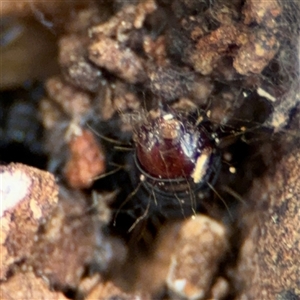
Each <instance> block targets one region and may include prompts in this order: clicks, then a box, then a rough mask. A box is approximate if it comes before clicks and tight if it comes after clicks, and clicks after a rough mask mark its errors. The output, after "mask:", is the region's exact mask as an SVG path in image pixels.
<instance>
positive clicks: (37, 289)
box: [0, 272, 68, 300]
mask: <svg viewBox="0 0 300 300" xmlns="http://www.w3.org/2000/svg"><path fill="white" fill-rule="evenodd" d="M0 298H1V299H2V300H12V299H15V300H17V299H18V300H19V299H26V300H27V299H39V300H47V299H51V300H67V299H68V298H66V297H65V296H64V295H63V294H62V293H58V292H54V291H51V290H50V289H49V287H48V286H47V283H46V282H45V281H44V280H43V279H42V278H37V277H36V276H35V275H34V274H33V273H29V272H28V273H18V274H16V275H15V276H13V277H11V278H10V279H9V280H8V281H7V282H5V283H2V284H1V286H0Z"/></svg>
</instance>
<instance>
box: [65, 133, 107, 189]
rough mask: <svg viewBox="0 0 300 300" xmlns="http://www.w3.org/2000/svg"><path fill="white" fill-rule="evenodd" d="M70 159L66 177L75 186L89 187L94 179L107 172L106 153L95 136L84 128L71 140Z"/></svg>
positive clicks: (66, 168)
mask: <svg viewBox="0 0 300 300" xmlns="http://www.w3.org/2000/svg"><path fill="white" fill-rule="evenodd" d="M69 148H70V152H71V156H70V159H69V160H68V162H67V164H66V167H65V174H66V178H67V180H68V182H69V184H70V186H72V187H73V188H88V187H90V186H91V185H92V184H93V179H94V178H95V177H96V176H97V175H100V174H103V173H104V172H105V155H104V152H103V149H102V148H101V147H100V144H99V143H97V141H96V138H95V136H94V135H93V134H92V133H91V132H90V131H89V130H82V133H81V134H80V135H74V136H73V137H71V140H70V142H69Z"/></svg>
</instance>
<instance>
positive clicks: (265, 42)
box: [233, 29, 279, 75]
mask: <svg viewBox="0 0 300 300" xmlns="http://www.w3.org/2000/svg"><path fill="white" fill-rule="evenodd" d="M278 49H279V42H278V40H277V39H276V37H275V35H274V34H272V33H270V32H267V31H265V30H263V29H259V30H256V31H254V32H252V33H251V34H250V35H249V39H248V42H247V43H246V44H244V45H243V46H242V47H241V48H240V49H239V51H238V53H237V55H236V56H235V58H234V62H233V66H234V68H235V69H236V70H237V72H239V73H240V74H243V75H250V74H251V73H255V74H259V73H261V72H262V70H263V69H264V68H265V67H266V66H267V65H268V64H269V63H270V61H271V60H272V59H273V58H274V56H275V55H276V53H277V51H278Z"/></svg>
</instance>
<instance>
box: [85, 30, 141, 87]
mask: <svg viewBox="0 0 300 300" xmlns="http://www.w3.org/2000/svg"><path fill="white" fill-rule="evenodd" d="M89 58H90V60H91V61H92V62H94V63H95V64H96V65H98V66H99V67H103V68H106V69H107V70H108V71H110V72H112V73H113V74H115V75H116V76H118V77H120V78H122V79H124V80H126V81H127V82H129V83H138V82H143V81H145V79H146V74H145V71H144V66H143V63H142V60H141V58H139V57H138V56H137V55H136V54H135V53H134V52H133V51H132V50H130V49H129V48H124V47H122V46H121V45H120V44H119V43H118V42H116V41H115V40H113V39H111V38H108V37H105V36H104V35H103V36H101V38H100V39H99V41H97V42H94V43H92V44H91V46H90V47H89Z"/></svg>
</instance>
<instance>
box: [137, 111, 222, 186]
mask: <svg viewBox="0 0 300 300" xmlns="http://www.w3.org/2000/svg"><path fill="white" fill-rule="evenodd" d="M195 123H196V122H192V121H191V120H188V118H187V117H186V116H181V115H180V114H173V113H166V114H163V115H160V116H157V117H154V118H150V120H149V121H148V122H147V123H144V124H143V125H141V126H140V127H139V128H138V130H137V132H136V134H135V142H136V159H137V164H139V167H140V169H141V170H142V171H143V174H144V175H145V176H146V177H147V176H149V177H151V178H157V179H158V180H181V179H184V180H185V181H186V180H189V181H192V182H193V183H195V184H198V183H200V182H203V181H205V180H207V176H206V175H207V174H208V173H209V174H211V171H210V168H211V167H212V165H213V164H214V157H215V156H216V154H215V152H216V149H215V146H214V142H213V140H212V139H211V137H210V136H209V134H208V132H207V131H206V130H205V128H202V126H199V125H198V124H195Z"/></svg>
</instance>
